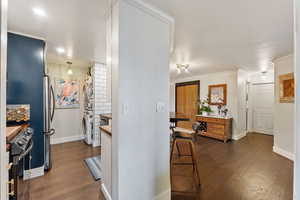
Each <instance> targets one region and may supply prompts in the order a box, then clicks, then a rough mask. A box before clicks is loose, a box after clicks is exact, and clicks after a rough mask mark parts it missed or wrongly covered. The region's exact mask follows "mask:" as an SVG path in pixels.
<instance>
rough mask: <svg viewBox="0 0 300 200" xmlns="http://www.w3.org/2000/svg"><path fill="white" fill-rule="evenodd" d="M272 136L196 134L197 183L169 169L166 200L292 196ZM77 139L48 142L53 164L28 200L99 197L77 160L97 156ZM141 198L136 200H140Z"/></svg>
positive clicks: (287, 164)
mask: <svg viewBox="0 0 300 200" xmlns="http://www.w3.org/2000/svg"><path fill="white" fill-rule="evenodd" d="M272 146H273V137H272V136H266V135H261V134H248V136H247V137H245V138H243V139H241V140H239V141H232V142H228V143H227V144H224V143H222V142H219V141H216V140H213V139H209V138H204V137H199V140H198V141H197V145H196V151H197V154H198V155H197V156H198V163H199V168H200V173H201V182H202V186H201V189H200V190H197V189H196V188H195V184H194V181H193V180H194V179H193V177H192V176H193V174H192V167H189V166H183V167H182V166H176V167H174V168H173V169H174V170H173V184H172V189H173V190H176V191H179V192H172V200H292V188H293V183H292V182H293V163H292V162H291V161H290V160H288V159H286V158H283V157H281V156H279V155H277V154H275V153H273V152H272ZM99 153H100V149H99V148H97V149H93V148H90V147H88V146H86V145H85V144H84V143H83V142H71V143H65V144H59V145H54V146H53V169H52V170H51V171H50V172H49V173H47V174H46V175H45V176H43V177H40V178H36V179H33V180H32V182H31V200H104V197H103V196H102V194H101V192H100V183H99V182H95V181H94V180H93V178H92V176H91V175H90V173H89V171H88V169H87V168H86V166H85V164H84V162H83V159H84V158H87V157H90V156H93V155H98V154H99ZM141 200H142V199H141Z"/></svg>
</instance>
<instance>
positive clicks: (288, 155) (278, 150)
mask: <svg viewBox="0 0 300 200" xmlns="http://www.w3.org/2000/svg"><path fill="white" fill-rule="evenodd" d="M273 152H274V153H277V154H279V155H281V156H283V157H285V158H287V159H289V160H292V161H294V160H295V155H294V154H293V153H290V152H288V151H286V150H283V149H281V148H279V147H276V146H273Z"/></svg>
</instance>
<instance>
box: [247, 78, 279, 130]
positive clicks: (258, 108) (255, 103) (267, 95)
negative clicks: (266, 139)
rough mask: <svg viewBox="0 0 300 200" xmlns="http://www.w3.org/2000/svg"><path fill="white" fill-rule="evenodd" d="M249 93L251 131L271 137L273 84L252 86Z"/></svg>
mask: <svg viewBox="0 0 300 200" xmlns="http://www.w3.org/2000/svg"><path fill="white" fill-rule="evenodd" d="M251 93H252V122H253V123H252V128H253V131H255V132H259V133H264V134H268V135H273V111H274V84H273V83H266V84H253V85H252V88H251Z"/></svg>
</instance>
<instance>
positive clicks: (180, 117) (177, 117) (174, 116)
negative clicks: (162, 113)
mask: <svg viewBox="0 0 300 200" xmlns="http://www.w3.org/2000/svg"><path fill="white" fill-rule="evenodd" d="M179 121H190V118H189V117H188V116H187V115H186V114H184V113H175V112H170V122H171V123H177V122H179Z"/></svg>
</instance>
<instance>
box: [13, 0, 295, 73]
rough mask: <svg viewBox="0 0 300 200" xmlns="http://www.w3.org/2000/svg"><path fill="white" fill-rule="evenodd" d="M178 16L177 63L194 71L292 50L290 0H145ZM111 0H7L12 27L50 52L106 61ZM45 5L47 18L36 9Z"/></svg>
mask: <svg viewBox="0 0 300 200" xmlns="http://www.w3.org/2000/svg"><path fill="white" fill-rule="evenodd" d="M145 1H146V2H148V3H150V4H153V5H154V6H156V7H158V8H160V9H162V10H163V11H165V12H166V13H168V14H169V15H171V16H173V17H174V18H175V23H176V25H175V49H174V52H173V55H172V58H171V62H172V65H171V73H172V76H173V77H176V72H175V64H176V63H180V64H185V63H188V64H190V66H191V67H190V74H189V75H191V74H202V73H211V72H216V71H225V70H232V69H236V68H244V69H247V70H251V71H255V70H262V69H265V68H267V67H269V66H271V63H270V62H271V61H272V60H273V59H274V58H277V57H280V56H284V55H287V54H290V53H292V52H293V1H292V0H276V1H274V0H251V1H250V0H249V1H241V0H226V1H220V0H190V1H183V0H145ZM107 2H108V1H107V0H88V3H87V1H83V0H9V21H8V25H9V29H10V30H14V31H18V32H23V33H27V34H31V35H36V36H39V37H43V38H45V39H46V40H47V41H48V45H49V52H50V54H55V53H56V52H55V48H56V47H59V46H62V47H65V48H66V50H67V54H72V57H74V58H79V59H86V60H89V61H91V60H97V61H102V62H103V61H105V20H104V19H105V18H104V13H105V10H106V9H105V8H106V7H107ZM33 7H40V8H43V9H45V11H46V14H47V16H46V17H37V16H35V15H33V14H32V8H33Z"/></svg>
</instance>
